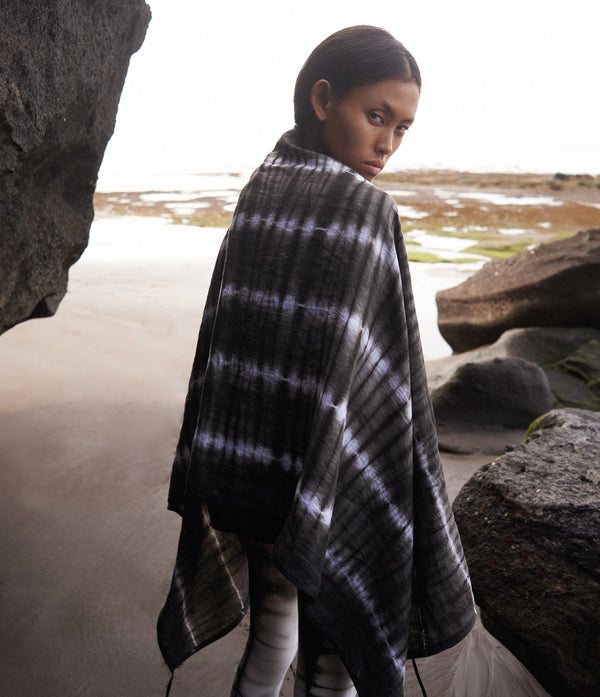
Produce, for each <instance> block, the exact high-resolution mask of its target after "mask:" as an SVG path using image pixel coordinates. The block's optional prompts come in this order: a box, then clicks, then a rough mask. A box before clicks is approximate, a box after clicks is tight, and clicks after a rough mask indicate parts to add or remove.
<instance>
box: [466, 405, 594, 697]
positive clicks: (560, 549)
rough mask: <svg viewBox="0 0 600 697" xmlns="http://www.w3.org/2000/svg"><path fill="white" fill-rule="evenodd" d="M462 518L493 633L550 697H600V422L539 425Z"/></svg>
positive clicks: (469, 493) (571, 413)
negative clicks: (599, 542)
mask: <svg viewBox="0 0 600 697" xmlns="http://www.w3.org/2000/svg"><path fill="white" fill-rule="evenodd" d="M454 513H455V516H456V520H457V522H458V526H459V529H460V534H461V538H462V543H463V546H464V549H465V554H466V558H467V562H468V564H469V571H470V574H471V579H472V582H473V590H474V593H475V599H476V601H477V603H478V605H479V606H480V607H481V615H482V619H483V623H484V625H485V627H486V628H487V629H488V630H489V631H490V632H491V633H492V634H493V635H494V636H495V637H496V638H497V639H498V640H499V641H500V642H502V644H504V645H505V646H506V647H507V648H508V649H509V650H510V651H512V653H514V655H515V656H516V657H517V658H518V659H519V660H520V661H521V662H522V663H524V664H525V666H526V667H527V668H528V669H529V670H530V671H531V672H532V673H533V675H534V676H535V677H536V678H537V679H538V680H539V681H540V683H541V684H542V685H543V686H544V687H545V688H546V689H547V690H548V692H549V693H550V694H551V695H554V696H555V697H559V696H560V697H585V696H587V697H592V696H595V695H600V670H599V667H600V554H599V551H598V541H599V540H600V414H598V413H597V412H589V411H585V410H578V409H561V410H555V411H551V412H549V413H548V414H547V415H545V416H543V417H541V419H539V420H538V422H537V423H536V424H535V425H534V427H533V428H532V430H531V432H530V433H529V435H528V438H527V440H526V441H525V443H523V444H522V445H520V446H518V447H517V448H516V449H514V450H512V451H511V452H508V453H506V454H505V455H503V456H502V457H500V458H498V459H497V460H495V461H493V462H492V463H490V464H488V465H485V466H484V467H483V468H481V469H480V470H479V471H478V472H477V473H476V474H475V475H474V476H473V477H471V479H470V480H469V481H468V482H467V483H466V484H465V486H464V487H463V488H462V490H461V491H460V493H459V495H458V496H457V498H456V499H455V502H454Z"/></svg>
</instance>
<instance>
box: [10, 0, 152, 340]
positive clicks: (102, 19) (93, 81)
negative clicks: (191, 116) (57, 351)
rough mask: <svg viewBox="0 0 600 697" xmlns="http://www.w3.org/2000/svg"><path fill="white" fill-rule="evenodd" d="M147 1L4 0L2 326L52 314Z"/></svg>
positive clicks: (82, 231) (84, 231)
mask: <svg viewBox="0 0 600 697" xmlns="http://www.w3.org/2000/svg"><path fill="white" fill-rule="evenodd" d="M149 20H150V8H149V7H148V6H147V5H146V3H145V2H144V1H143V0H105V1H104V2H81V0H45V2H31V0H6V2H4V3H3V5H2V12H1V13H0V35H1V36H2V41H1V42H0V235H1V241H2V244H1V245H0V268H1V269H2V273H1V275H0V278H1V282H0V333H1V332H3V331H5V330H6V329H8V328H9V327H11V326H13V325H14V324H16V323H18V322H22V321H23V320H26V319H28V318H30V317H43V316H48V315H51V314H53V313H54V312H55V311H56V309H57V307H58V304H59V302H60V300H61V299H62V297H63V296H64V294H65V292H66V288H67V275H68V270H69V267H70V266H71V264H73V263H74V262H75V261H76V260H77V259H78V258H79V256H80V255H81V253H82V252H83V250H84V249H85V247H86V245H87V241H88V233H89V227H90V223H91V221H92V218H93V206H92V196H93V193H94V188H95V185H96V179H97V175H98V169H99V167H100V163H101V161H102V157H103V155H104V149H105V147H106V144H107V142H108V139H109V138H110V136H111V135H112V132H113V129H114V124H115V118H116V113H117V106H118V103H119V97H120V95H121V90H122V88H123V82H124V80H125V75H126V73H127V68H128V66H129V59H130V56H131V54H132V53H133V52H134V51H137V49H138V48H139V47H140V45H141V44H142V41H143V39H144V35H145V31H146V27H147V25H148V22H149Z"/></svg>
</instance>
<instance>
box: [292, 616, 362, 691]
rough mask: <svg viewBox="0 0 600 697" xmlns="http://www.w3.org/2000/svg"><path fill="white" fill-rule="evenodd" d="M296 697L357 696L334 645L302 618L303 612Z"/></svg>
mask: <svg viewBox="0 0 600 697" xmlns="http://www.w3.org/2000/svg"><path fill="white" fill-rule="evenodd" d="M300 607H301V608H302V604H301V606H300ZM294 697H356V690H355V689H354V685H353V684H352V680H351V678H350V676H349V675H348V671H347V670H346V667H345V666H344V664H343V663H342V659H341V658H340V657H339V656H338V655H337V654H336V652H335V650H334V648H333V646H331V644H330V643H329V642H328V641H327V640H326V639H325V638H324V637H323V636H322V635H321V634H320V633H319V632H317V630H316V629H314V628H313V627H312V625H310V624H309V623H308V622H307V621H306V620H303V619H302V612H300V649H299V651H298V666H297V671H296V682H295V684H294Z"/></svg>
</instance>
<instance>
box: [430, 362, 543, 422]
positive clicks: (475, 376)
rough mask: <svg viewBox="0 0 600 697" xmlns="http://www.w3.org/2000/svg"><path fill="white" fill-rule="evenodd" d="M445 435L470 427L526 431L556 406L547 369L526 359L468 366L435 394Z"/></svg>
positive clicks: (434, 402)
mask: <svg viewBox="0 0 600 697" xmlns="http://www.w3.org/2000/svg"><path fill="white" fill-rule="evenodd" d="M432 401H433V407H434V411H435V415H436V421H437V424H438V428H439V429H440V431H443V430H445V429H448V428H449V429H451V430H454V429H456V428H464V427H465V426H467V425H469V426H470V427H471V428H489V427H492V428H509V429H512V428H515V429H516V428H527V426H528V425H529V424H530V423H531V422H532V421H533V419H535V418H536V417H538V416H539V415H540V414H543V413H545V412H547V411H549V410H550V409H552V407H553V406H554V397H553V395H552V391H551V390H550V384H549V383H548V378H547V377H546V374H545V373H544V371H543V370H542V369H541V368H540V367H539V366H537V365H536V364H535V363H531V362H530V361H526V360H523V359H522V358H498V357H497V358H492V359H491V360H489V361H486V360H480V361H471V362H465V363H463V364H462V365H460V366H458V367H457V368H456V371H455V372H454V373H453V374H452V375H451V377H450V378H449V379H448V380H447V381H446V382H444V383H443V384H442V385H440V386H439V387H437V388H436V389H435V390H433V391H432Z"/></svg>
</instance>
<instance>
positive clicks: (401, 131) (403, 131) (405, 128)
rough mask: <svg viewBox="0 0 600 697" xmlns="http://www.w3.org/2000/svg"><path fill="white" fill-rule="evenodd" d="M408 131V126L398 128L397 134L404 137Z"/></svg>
mask: <svg viewBox="0 0 600 697" xmlns="http://www.w3.org/2000/svg"><path fill="white" fill-rule="evenodd" d="M407 131H408V126H398V127H397V128H396V133H397V134H398V135H399V136H400V137H402V136H403V135H404V134H405V133H406V132H407Z"/></svg>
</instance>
